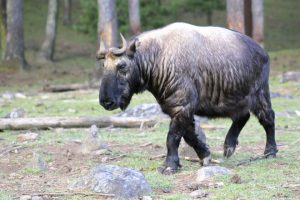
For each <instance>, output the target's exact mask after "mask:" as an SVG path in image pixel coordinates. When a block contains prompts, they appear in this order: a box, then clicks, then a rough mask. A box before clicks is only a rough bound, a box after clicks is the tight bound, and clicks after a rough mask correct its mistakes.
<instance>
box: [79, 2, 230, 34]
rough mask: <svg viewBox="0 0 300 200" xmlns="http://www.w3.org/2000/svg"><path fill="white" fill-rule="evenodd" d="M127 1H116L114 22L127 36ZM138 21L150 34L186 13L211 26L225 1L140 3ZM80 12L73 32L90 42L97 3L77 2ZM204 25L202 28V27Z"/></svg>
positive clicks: (94, 23) (96, 14)
mask: <svg viewBox="0 0 300 200" xmlns="http://www.w3.org/2000/svg"><path fill="white" fill-rule="evenodd" d="M129 3H130V1H126V0H125V1H124V0H121V1H120V0H119V1H118V0H117V1H116V8H117V18H118V25H119V31H120V32H121V33H123V34H124V35H127V36H129V35H131V34H132V31H131V29H130V20H128V19H129V13H130V12H129V11H128V8H129V5H128V4H129ZM139 4H140V5H139V6H140V21H141V23H140V24H141V27H140V28H141V30H142V31H145V30H150V29H154V28H159V27H162V26H164V25H166V24H168V23H170V21H174V19H178V16H181V15H182V14H183V13H185V12H190V13H192V14H193V15H195V16H199V15H206V18H207V25H211V24H212V23H213V22H212V16H213V12H214V11H215V10H224V9H225V8H226V1H224V0H151V1H150V0H140V1H139ZM80 6H81V8H82V12H81V14H80V15H79V20H78V23H76V24H75V25H74V28H75V29H76V30H78V31H80V32H83V33H87V34H89V35H90V36H91V38H93V39H94V40H96V39H97V35H95V33H96V32H97V24H98V7H97V0H89V1H86V0H80ZM203 25H205V24H203Z"/></svg>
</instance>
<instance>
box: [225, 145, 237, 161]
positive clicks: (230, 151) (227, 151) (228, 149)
mask: <svg viewBox="0 0 300 200" xmlns="http://www.w3.org/2000/svg"><path fill="white" fill-rule="evenodd" d="M235 147H236V146H229V145H224V154H223V155H224V157H226V158H229V157H230V156H232V155H233V153H234V151H235Z"/></svg>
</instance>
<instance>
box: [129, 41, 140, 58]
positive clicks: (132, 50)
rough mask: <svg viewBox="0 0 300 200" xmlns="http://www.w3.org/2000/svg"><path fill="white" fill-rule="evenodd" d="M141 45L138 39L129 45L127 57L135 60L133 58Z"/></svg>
mask: <svg viewBox="0 0 300 200" xmlns="http://www.w3.org/2000/svg"><path fill="white" fill-rule="evenodd" d="M139 45H140V41H139V40H138V39H137V38H135V39H134V40H132V41H131V42H130V43H129V45H128V48H127V49H126V54H127V56H128V57H130V58H133V56H134V54H135V52H136V49H137V48H138V47H139Z"/></svg>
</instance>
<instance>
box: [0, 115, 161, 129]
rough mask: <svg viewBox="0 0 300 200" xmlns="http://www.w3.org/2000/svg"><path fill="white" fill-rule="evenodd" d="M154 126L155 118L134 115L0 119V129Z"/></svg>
mask: <svg viewBox="0 0 300 200" xmlns="http://www.w3.org/2000/svg"><path fill="white" fill-rule="evenodd" d="M142 123H143V126H144V127H146V126H150V127H151V126H154V125H155V124H156V123H157V121H156V120H155V119H140V118H135V117H104V116H103V117H42V118H16V119H0V130H24V129H25V130H26V129H31V128H37V129H49V128H83V127H90V126H91V125H93V124H95V125H97V126H98V127H100V128H102V127H110V126H113V127H121V128H139V127H140V126H141V124H142Z"/></svg>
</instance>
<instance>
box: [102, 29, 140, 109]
mask: <svg viewBox="0 0 300 200" xmlns="http://www.w3.org/2000/svg"><path fill="white" fill-rule="evenodd" d="M121 38H122V47H121V48H120V49H118V48H110V49H109V50H100V49H99V50H98V52H97V59H98V60H101V59H103V76H102V81H101V85H100V91H99V103H100V105H102V106H103V107H104V108H105V109H106V110H114V109H117V108H121V109H122V110H124V109H126V107H127V106H128V105H129V103H130V100H131V97H132V95H133V94H134V93H136V92H137V87H138V85H139V80H140V78H139V74H138V70H137V68H136V62H135V61H134V59H133V58H134V54H135V52H136V44H137V40H133V41H132V42H131V43H130V44H129V45H127V42H126V40H125V38H124V37H123V36H122V34H121Z"/></svg>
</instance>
